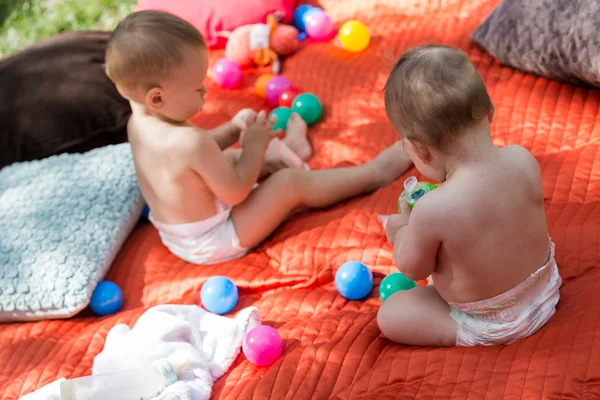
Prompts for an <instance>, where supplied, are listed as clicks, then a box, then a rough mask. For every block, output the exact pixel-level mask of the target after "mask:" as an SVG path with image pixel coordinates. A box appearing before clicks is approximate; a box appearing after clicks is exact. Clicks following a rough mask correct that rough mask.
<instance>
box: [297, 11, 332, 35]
mask: <svg viewBox="0 0 600 400" xmlns="http://www.w3.org/2000/svg"><path fill="white" fill-rule="evenodd" d="M304 18H305V22H306V33H307V34H308V36H309V37H310V38H311V39H315V40H328V39H331V37H332V36H333V34H334V31H335V28H334V26H333V22H331V18H329V16H328V15H327V14H325V12H324V11H322V10H319V9H312V10H309V11H307V12H306V14H305V17H304Z"/></svg>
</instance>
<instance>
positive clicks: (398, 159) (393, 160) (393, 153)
mask: <svg viewBox="0 0 600 400" xmlns="http://www.w3.org/2000/svg"><path fill="white" fill-rule="evenodd" d="M369 164H371V165H372V167H373V169H374V171H373V172H374V174H375V180H374V183H375V184H376V185H377V187H376V188H375V189H379V188H382V187H384V186H387V185H389V184H391V183H392V182H394V181H395V180H396V179H398V178H399V177H400V176H402V174H403V173H405V172H406V171H407V170H408V169H409V168H410V167H411V166H412V161H411V159H410V157H409V156H408V154H406V152H405V151H404V147H403V146H402V142H400V141H399V142H396V143H395V144H393V145H391V146H390V147H388V148H387V149H385V150H383V151H382V152H381V153H379V155H377V157H375V158H374V159H373V160H372V161H371V162H370V163H369Z"/></svg>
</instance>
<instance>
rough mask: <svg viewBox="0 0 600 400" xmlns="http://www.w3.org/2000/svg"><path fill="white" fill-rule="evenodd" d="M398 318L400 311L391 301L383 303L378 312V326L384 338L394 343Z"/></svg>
mask: <svg viewBox="0 0 600 400" xmlns="http://www.w3.org/2000/svg"><path fill="white" fill-rule="evenodd" d="M398 317H399V315H398V309H397V308H396V307H393V306H392V304H391V303H389V301H386V302H385V303H383V304H382V305H381V307H379V311H377V326H378V327H379V330H380V331H381V333H383V336H385V337H386V338H388V339H390V340H392V341H393V340H394V338H395V337H396V336H397V332H396V331H397V329H396V327H397V324H398Z"/></svg>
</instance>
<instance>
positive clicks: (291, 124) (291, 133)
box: [283, 113, 312, 161]
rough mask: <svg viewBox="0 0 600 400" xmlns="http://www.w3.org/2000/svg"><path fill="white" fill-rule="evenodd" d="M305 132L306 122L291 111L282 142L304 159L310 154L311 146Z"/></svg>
mask: <svg viewBox="0 0 600 400" xmlns="http://www.w3.org/2000/svg"><path fill="white" fill-rule="evenodd" d="M307 132H308V126H307V125H306V122H304V120H303V119H302V117H300V115H298V114H296V113H292V115H291V117H290V119H289V120H288V123H287V132H286V135H285V139H283V142H284V143H285V144H287V146H288V147H289V148H290V149H292V151H293V152H294V153H296V154H298V157H300V158H301V159H302V160H304V161H306V160H308V159H309V158H310V157H311V156H312V147H311V146H310V142H309V141H308V138H307V137H306V135H307Z"/></svg>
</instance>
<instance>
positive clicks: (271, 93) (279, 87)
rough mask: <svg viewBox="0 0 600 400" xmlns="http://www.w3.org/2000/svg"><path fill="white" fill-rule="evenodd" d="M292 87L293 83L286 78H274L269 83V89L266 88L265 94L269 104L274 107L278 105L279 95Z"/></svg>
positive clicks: (278, 76) (279, 76)
mask: <svg viewBox="0 0 600 400" xmlns="http://www.w3.org/2000/svg"><path fill="white" fill-rule="evenodd" d="M290 86H292V82H291V81H290V80H289V79H288V78H286V77H285V76H281V75H277V76H274V77H272V78H271V79H270V80H269V82H267V87H266V88H265V94H266V95H267V101H268V102H269V104H271V105H274V106H276V105H278V104H279V95H280V94H281V92H283V91H284V90H285V89H287V88H289V87H290Z"/></svg>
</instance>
